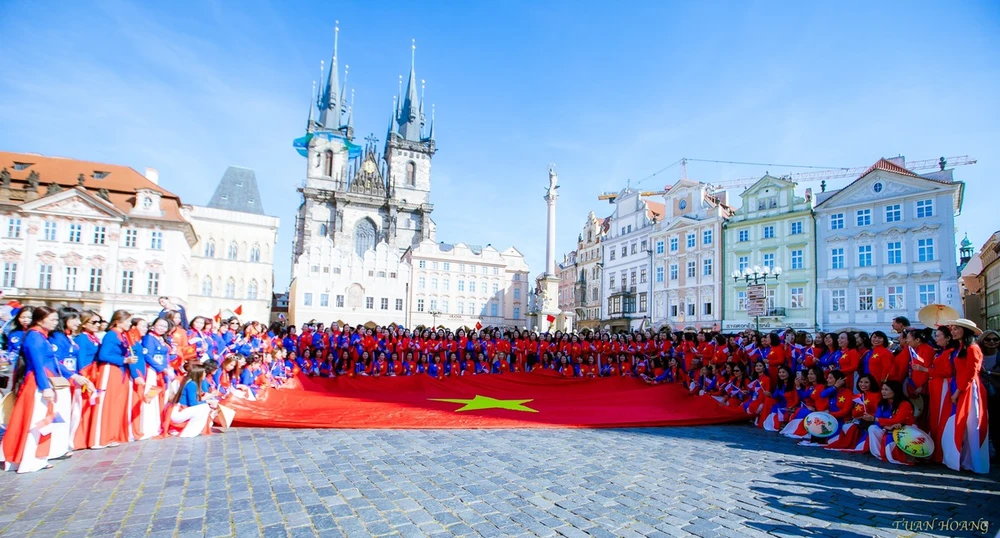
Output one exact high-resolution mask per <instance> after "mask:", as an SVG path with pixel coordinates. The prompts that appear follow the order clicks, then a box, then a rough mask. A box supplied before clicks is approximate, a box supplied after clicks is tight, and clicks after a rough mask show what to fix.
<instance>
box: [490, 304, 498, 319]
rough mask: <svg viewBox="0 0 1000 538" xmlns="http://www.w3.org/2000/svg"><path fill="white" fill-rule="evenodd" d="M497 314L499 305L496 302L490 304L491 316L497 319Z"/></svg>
mask: <svg viewBox="0 0 1000 538" xmlns="http://www.w3.org/2000/svg"><path fill="white" fill-rule="evenodd" d="M497 312H498V307H497V304H496V303H494V302H490V315H491V316H494V317H495V316H496V315H497Z"/></svg>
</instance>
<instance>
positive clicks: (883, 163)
mask: <svg viewBox="0 0 1000 538" xmlns="http://www.w3.org/2000/svg"><path fill="white" fill-rule="evenodd" d="M875 170H885V171H886V172H892V173H895V174H902V175H904V176H910V177H920V176H918V175H917V174H914V173H913V172H911V171H910V170H907V169H906V168H903V167H902V166H899V165H898V164H895V163H893V162H892V161H889V160H888V159H886V158H885V157H883V158H881V159H879V160H878V162H877V163H875V164H873V165H871V166H870V167H868V170H865V173H864V174H861V175H860V176H858V179H861V178H863V177H865V176H867V175H868V174H870V173H872V172H874V171H875Z"/></svg>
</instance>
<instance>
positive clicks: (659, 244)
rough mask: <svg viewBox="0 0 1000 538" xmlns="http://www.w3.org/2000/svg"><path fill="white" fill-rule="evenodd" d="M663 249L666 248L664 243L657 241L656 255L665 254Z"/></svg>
mask: <svg viewBox="0 0 1000 538" xmlns="http://www.w3.org/2000/svg"><path fill="white" fill-rule="evenodd" d="M663 248H664V244H663V241H657V242H656V253H657V254H663Z"/></svg>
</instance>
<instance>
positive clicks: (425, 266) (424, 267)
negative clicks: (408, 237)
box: [417, 260, 427, 269]
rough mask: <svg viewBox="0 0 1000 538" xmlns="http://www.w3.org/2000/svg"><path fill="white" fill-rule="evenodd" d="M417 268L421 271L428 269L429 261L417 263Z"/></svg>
mask: <svg viewBox="0 0 1000 538" xmlns="http://www.w3.org/2000/svg"><path fill="white" fill-rule="evenodd" d="M417 267H419V268H421V269H427V261H426V260H420V261H419V262H417Z"/></svg>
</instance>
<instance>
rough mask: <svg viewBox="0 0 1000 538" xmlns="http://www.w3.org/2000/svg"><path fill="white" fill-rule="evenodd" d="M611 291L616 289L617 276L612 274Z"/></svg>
mask: <svg viewBox="0 0 1000 538" xmlns="http://www.w3.org/2000/svg"><path fill="white" fill-rule="evenodd" d="M610 282H611V289H615V275H614V274H612V275H611V277H610Z"/></svg>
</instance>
